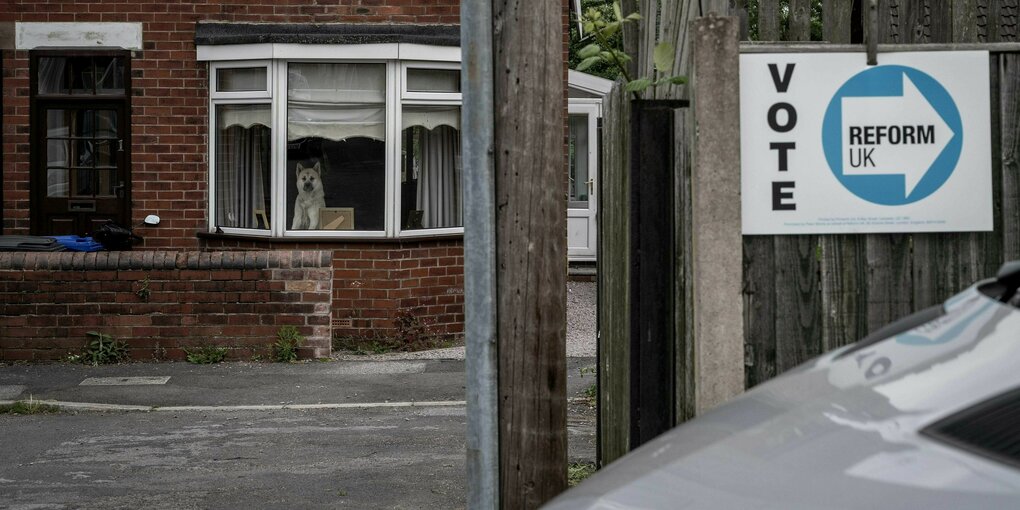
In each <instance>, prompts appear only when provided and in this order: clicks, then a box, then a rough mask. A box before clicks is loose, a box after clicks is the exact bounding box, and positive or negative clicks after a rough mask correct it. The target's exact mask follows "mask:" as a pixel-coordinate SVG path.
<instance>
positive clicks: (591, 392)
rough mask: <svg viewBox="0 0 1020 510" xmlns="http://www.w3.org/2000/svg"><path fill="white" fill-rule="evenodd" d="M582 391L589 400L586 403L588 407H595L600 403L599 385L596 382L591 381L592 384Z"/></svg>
mask: <svg viewBox="0 0 1020 510" xmlns="http://www.w3.org/2000/svg"><path fill="white" fill-rule="evenodd" d="M582 393H583V395H582V396H584V398H585V399H586V400H587V402H586V403H587V404H588V407H592V408H594V407H595V406H596V405H598V402H599V390H598V385H597V384H596V383H591V386H588V387H587V388H585V389H584V391H583V392H582Z"/></svg>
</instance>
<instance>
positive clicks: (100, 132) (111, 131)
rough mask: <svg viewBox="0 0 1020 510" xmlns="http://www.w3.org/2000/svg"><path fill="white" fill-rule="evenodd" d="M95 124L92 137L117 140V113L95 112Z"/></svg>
mask: <svg viewBox="0 0 1020 510" xmlns="http://www.w3.org/2000/svg"><path fill="white" fill-rule="evenodd" d="M95 115H96V124H95V131H94V133H93V136H95V137H96V138H117V111H116V110H96V111H95Z"/></svg>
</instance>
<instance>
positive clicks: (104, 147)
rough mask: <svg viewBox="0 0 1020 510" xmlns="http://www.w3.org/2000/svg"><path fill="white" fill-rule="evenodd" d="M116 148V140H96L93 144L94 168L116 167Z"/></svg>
mask: <svg viewBox="0 0 1020 510" xmlns="http://www.w3.org/2000/svg"><path fill="white" fill-rule="evenodd" d="M116 148H117V142H116V140H96V141H95V142H93V155H94V158H93V159H94V160H95V164H96V167H99V168H113V167H114V166H116V164H117V160H116V157H117V156H116V153H115V151H116Z"/></svg>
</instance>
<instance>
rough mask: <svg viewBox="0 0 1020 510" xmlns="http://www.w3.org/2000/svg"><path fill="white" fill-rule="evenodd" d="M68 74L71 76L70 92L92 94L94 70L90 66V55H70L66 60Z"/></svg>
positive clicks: (94, 82) (94, 81)
mask: <svg viewBox="0 0 1020 510" xmlns="http://www.w3.org/2000/svg"><path fill="white" fill-rule="evenodd" d="M67 67H68V70H67V72H68V75H69V76H70V78H71V93H72V94H89V95H91V94H94V93H95V91H96V70H95V69H94V68H93V66H92V57H70V58H68V61H67Z"/></svg>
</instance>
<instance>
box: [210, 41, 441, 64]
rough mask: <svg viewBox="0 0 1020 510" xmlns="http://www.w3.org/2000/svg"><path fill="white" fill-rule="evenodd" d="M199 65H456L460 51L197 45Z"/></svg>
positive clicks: (419, 47) (400, 45)
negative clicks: (382, 62)
mask: <svg viewBox="0 0 1020 510" xmlns="http://www.w3.org/2000/svg"><path fill="white" fill-rule="evenodd" d="M196 49H197V59H198V60H199V61H222V60H258V59H270V58H278V59H287V60H304V59H308V60H396V59H401V60H426V61H433V62H435V61H440V62H460V48H458V47H455V46H430V45H425V44H408V43H382V44H293V43H264V44H215V45H201V44H200V45H198V46H197V47H196Z"/></svg>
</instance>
